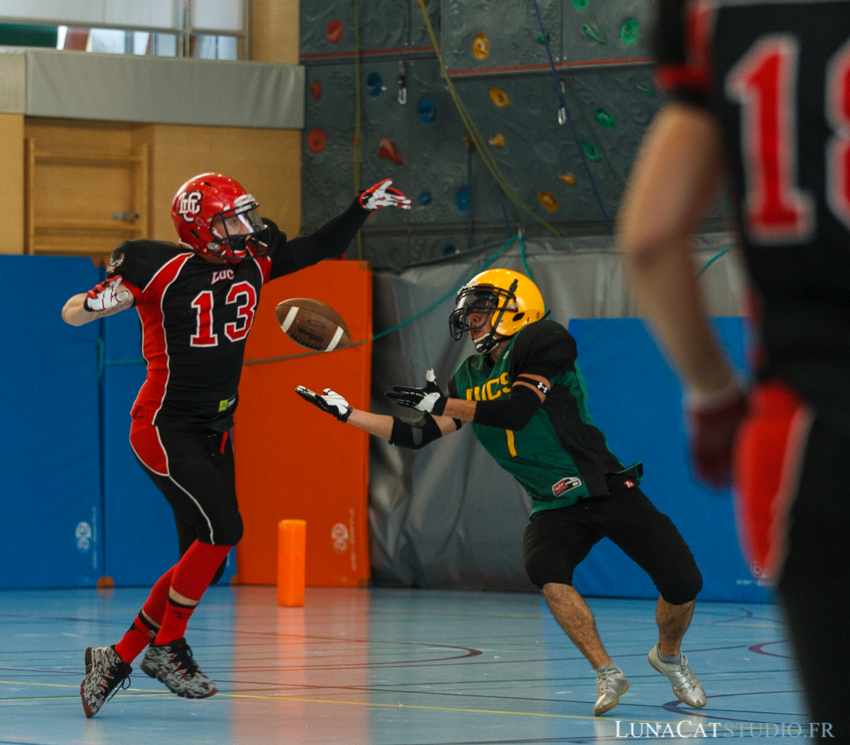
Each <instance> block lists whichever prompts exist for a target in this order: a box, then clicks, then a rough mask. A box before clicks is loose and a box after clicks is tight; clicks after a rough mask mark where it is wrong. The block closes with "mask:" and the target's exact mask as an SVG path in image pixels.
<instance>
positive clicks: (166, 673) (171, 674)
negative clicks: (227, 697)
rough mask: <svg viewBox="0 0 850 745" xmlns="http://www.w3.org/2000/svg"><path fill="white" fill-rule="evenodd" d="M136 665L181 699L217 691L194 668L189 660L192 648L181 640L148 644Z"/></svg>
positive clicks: (208, 680)
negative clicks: (139, 662) (161, 643)
mask: <svg viewBox="0 0 850 745" xmlns="http://www.w3.org/2000/svg"><path fill="white" fill-rule="evenodd" d="M139 667H141V668H142V671H143V672H144V673H145V674H146V675H149V676H150V677H151V678H156V679H157V680H158V681H159V682H160V683H162V684H164V685H165V686H166V687H167V688H168V690H170V691H171V692H172V693H176V694H177V695H178V696H182V697H183V698H208V697H209V696H212V695H214V694H215V693H218V687H217V686H216V684H215V683H213V682H212V681H211V680H210V679H209V678H208V677H207V676H206V675H204V674H203V673H202V672H201V671H200V669H199V668H198V665H197V663H196V662H195V660H194V659H192V648H191V647H190V646H189V645H188V644H186V640H185V639H175V640H174V641H173V642H171V643H170V644H163V645H162V646H160V645H157V644H151V645H150V646H149V647H148V649H147V652H145V656H144V658H143V659H142V662H141V664H140V665H139Z"/></svg>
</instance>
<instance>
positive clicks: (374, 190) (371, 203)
mask: <svg viewBox="0 0 850 745" xmlns="http://www.w3.org/2000/svg"><path fill="white" fill-rule="evenodd" d="M392 182H393V181H392V179H389V178H387V179H384V180H383V181H381V182H379V183H377V184H375V185H374V186H372V187H370V188H369V189H366V191H364V192H363V193H362V194H361V195H360V206H361V207H363V209H367V210H371V211H374V210H378V209H381V207H401V208H402V209H403V210H409V209H410V200H409V199H408V198H407V197H406V196H404V194H402V193H401V192H400V191H399V190H398V189H391V188H390V184H391V183H392Z"/></svg>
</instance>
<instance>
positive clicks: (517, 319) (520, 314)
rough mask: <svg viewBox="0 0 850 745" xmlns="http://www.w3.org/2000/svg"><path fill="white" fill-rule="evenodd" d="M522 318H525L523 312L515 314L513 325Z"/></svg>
mask: <svg viewBox="0 0 850 745" xmlns="http://www.w3.org/2000/svg"><path fill="white" fill-rule="evenodd" d="M524 316H525V311H523V312H522V313H517V314H516V315H514V323H516V322H517V321H521V320H522V319H523V317H524Z"/></svg>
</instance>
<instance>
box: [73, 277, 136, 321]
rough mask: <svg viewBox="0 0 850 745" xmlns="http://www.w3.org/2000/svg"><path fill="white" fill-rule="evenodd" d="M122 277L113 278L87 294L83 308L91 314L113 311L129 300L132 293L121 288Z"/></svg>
mask: <svg viewBox="0 0 850 745" xmlns="http://www.w3.org/2000/svg"><path fill="white" fill-rule="evenodd" d="M122 281H123V280H122V278H121V277H112V279H107V280H106V281H104V282H101V283H100V284H99V285H97V286H96V287H94V288H92V289H91V290H89V291H88V292H87V293H86V299H85V300H84V301H83V308H85V309H86V310H87V311H89V312H90V313H95V312H97V311H102V310H112V309H113V308H115V307H116V306H118V305H120V304H121V303H123V302H124V301H125V300H127V299H128V298H129V297H130V296H131V293H130V292H129V290H124V289H122V288H121V282H122Z"/></svg>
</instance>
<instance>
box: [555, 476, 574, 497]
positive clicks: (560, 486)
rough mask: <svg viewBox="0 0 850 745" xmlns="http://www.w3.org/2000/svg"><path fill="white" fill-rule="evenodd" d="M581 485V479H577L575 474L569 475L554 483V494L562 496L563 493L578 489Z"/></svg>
mask: <svg viewBox="0 0 850 745" xmlns="http://www.w3.org/2000/svg"><path fill="white" fill-rule="evenodd" d="M580 486H581V479H577V478H576V477H575V476H567V478H565V479H561V480H560V481H559V482H558V483H557V484H552V494H554V495H555V496H556V497H560V496H561V495H562V494H566V493H567V492H568V491H572V490H573V489H578V487H580Z"/></svg>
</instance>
